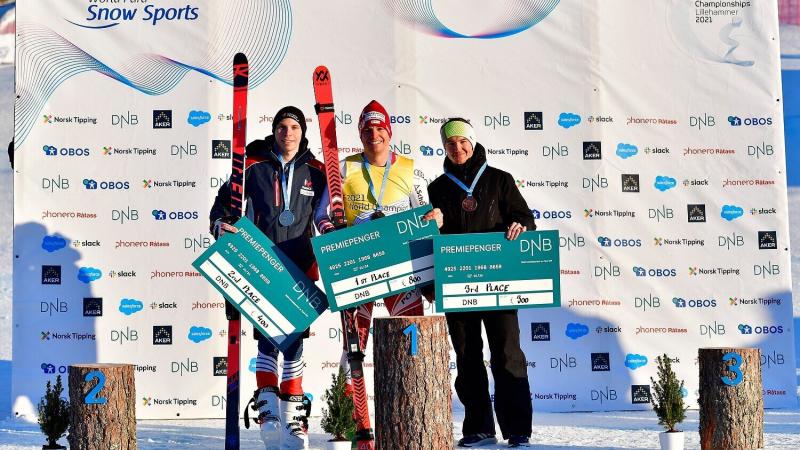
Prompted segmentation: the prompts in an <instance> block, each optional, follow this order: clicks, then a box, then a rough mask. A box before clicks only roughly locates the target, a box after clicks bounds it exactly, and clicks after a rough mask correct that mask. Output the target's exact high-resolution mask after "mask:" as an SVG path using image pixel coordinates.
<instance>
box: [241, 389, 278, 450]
mask: <svg viewBox="0 0 800 450" xmlns="http://www.w3.org/2000/svg"><path fill="white" fill-rule="evenodd" d="M250 403H253V406H251V407H250V408H251V409H252V410H253V411H255V412H257V413H258V417H256V418H255V419H253V422H255V423H257V424H258V425H259V426H260V427H261V440H263V441H264V446H265V449H266V450H280V449H281V447H280V442H281V419H280V417H279V415H278V413H279V411H278V407H279V405H278V388H277V387H274V386H267V387H264V388H261V389H256V391H255V392H254V393H253V398H251V399H250V401H249V402H248V403H247V406H250ZM247 406H245V409H244V426H245V428H248V429H249V428H250V415H249V413H248V411H247Z"/></svg>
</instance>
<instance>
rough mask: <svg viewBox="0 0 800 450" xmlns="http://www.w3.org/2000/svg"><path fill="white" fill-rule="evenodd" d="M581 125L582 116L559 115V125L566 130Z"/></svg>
mask: <svg viewBox="0 0 800 450" xmlns="http://www.w3.org/2000/svg"><path fill="white" fill-rule="evenodd" d="M579 123H581V116H579V115H577V114H573V113H568V112H562V113H561V114H559V115H558V125H559V126H561V127H564V128H572V127H574V126H575V125H578V124H579Z"/></svg>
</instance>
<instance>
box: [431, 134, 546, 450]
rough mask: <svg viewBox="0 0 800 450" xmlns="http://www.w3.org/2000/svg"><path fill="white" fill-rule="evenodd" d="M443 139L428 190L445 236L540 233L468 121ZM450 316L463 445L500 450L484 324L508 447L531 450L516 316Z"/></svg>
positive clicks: (525, 377) (511, 236) (529, 416)
mask: <svg viewBox="0 0 800 450" xmlns="http://www.w3.org/2000/svg"><path fill="white" fill-rule="evenodd" d="M441 135H442V142H443V143H444V146H445V150H446V152H447V158H446V159H445V161H444V170H445V174H444V175H441V176H440V177H438V178H437V179H435V180H434V181H433V182H432V183H431V184H430V185H429V186H428V195H429V197H430V202H431V205H432V206H433V207H434V208H439V209H441V210H442V213H443V215H444V226H442V228H441V230H440V231H441V233H442V234H459V233H481V232H490V231H503V232H505V233H506V238H508V239H516V238H517V237H518V236H519V235H520V234H521V233H522V232H524V231H526V230H535V229H536V225H535V224H534V221H533V215H532V214H531V211H530V209H529V208H528V205H527V204H526V203H525V199H524V198H522V194H520V192H519V189H517V186H516V183H515V182H514V178H513V177H512V176H511V174H509V173H508V172H504V171H502V170H499V169H496V168H494V167H489V166H488V164H487V162H486V153H485V151H484V148H483V146H482V145H481V144H479V143H477V141H476V138H475V131H474V130H473V128H472V126H471V125H470V124H469V123H468V122H467V121H466V120H464V119H449V120H448V121H447V122H445V124H444V125H442V128H441ZM448 174H449V176H448ZM451 177H453V178H455V179H456V180H457V181H456V180H453V179H452V178H451ZM476 179H477V182H475V180H476ZM473 183H474V185H473ZM471 187H472V188H473V189H470V188H471ZM445 315H446V316H447V326H448V329H449V332H450V338H451V339H452V341H453V348H454V350H455V353H456V365H457V368H458V375H457V376H456V383H455V388H456V393H457V394H458V398H459V400H461V403H463V404H464V411H465V417H464V426H463V429H462V431H463V434H464V437H463V438H462V439H461V440H460V441H459V446H462V447H473V446H484V445H492V444H496V443H497V439H496V438H495V428H494V418H493V417H492V402H491V400H490V398H489V380H488V376H487V374H486V367H485V366H484V363H483V341H482V339H481V322H483V325H484V326H485V327H486V336H487V337H488V340H489V349H490V351H491V369H492V375H493V376H494V388H495V389H494V390H495V402H494V405H495V411H496V413H497V422H498V423H499V424H500V431H501V432H502V434H503V437H504V438H506V439H508V443H509V447H522V446H527V443H528V439H529V437H530V435H531V427H532V420H533V408H532V405H531V397H530V386H529V384H528V371H527V365H526V361H525V354H524V353H523V352H522V349H521V348H520V343H519V322H518V321H517V310H515V309H508V310H500V311H475V312H454V313H446V314H445Z"/></svg>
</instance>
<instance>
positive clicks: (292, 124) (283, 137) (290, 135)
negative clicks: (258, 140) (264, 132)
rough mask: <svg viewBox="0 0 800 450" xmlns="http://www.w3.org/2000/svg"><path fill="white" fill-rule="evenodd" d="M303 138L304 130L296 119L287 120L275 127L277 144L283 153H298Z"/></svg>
mask: <svg viewBox="0 0 800 450" xmlns="http://www.w3.org/2000/svg"><path fill="white" fill-rule="evenodd" d="M302 137H303V129H302V128H300V124H299V123H297V121H296V120H294V119H289V118H288V117H287V118H286V119H283V120H281V121H280V122H278V126H277V127H275V142H276V143H277V144H278V148H279V149H280V151H281V153H286V152H287V151H288V152H296V151H297V149H299V148H300V140H301V138H302Z"/></svg>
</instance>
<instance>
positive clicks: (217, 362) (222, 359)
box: [211, 356, 228, 377]
mask: <svg viewBox="0 0 800 450" xmlns="http://www.w3.org/2000/svg"><path fill="white" fill-rule="evenodd" d="M211 367H213V370H214V376H215V377H224V376H226V375H227V374H228V357H227V356H214V358H213V360H212V366H211Z"/></svg>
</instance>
